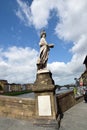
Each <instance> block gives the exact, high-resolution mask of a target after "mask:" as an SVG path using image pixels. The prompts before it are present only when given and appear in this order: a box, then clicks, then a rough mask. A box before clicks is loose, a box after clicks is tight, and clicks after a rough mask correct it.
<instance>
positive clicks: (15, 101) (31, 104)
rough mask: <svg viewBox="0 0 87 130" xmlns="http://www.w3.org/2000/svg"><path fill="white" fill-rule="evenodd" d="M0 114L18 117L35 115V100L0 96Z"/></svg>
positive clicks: (24, 117)
mask: <svg viewBox="0 0 87 130" xmlns="http://www.w3.org/2000/svg"><path fill="white" fill-rule="evenodd" d="M0 115H1V116H7V117H12V118H19V119H31V118H34V117H35V100H34V99H24V98H17V97H9V96H0Z"/></svg>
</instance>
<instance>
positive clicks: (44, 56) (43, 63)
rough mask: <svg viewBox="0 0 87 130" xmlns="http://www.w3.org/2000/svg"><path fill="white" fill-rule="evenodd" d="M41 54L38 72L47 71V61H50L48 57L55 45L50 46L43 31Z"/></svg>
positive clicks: (38, 61)
mask: <svg viewBox="0 0 87 130" xmlns="http://www.w3.org/2000/svg"><path fill="white" fill-rule="evenodd" d="M40 38H41V39H40V43H39V45H40V54H39V58H38V60H37V70H40V69H45V68H46V67H47V61H48V55H49V51H50V48H53V47H54V45H53V44H48V43H47V42H46V40H45V38H46V32H45V31H42V32H41V36H40Z"/></svg>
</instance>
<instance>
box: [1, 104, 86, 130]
mask: <svg viewBox="0 0 87 130" xmlns="http://www.w3.org/2000/svg"><path fill="white" fill-rule="evenodd" d="M45 122H46V121H45ZM45 122H44V120H42V121H40V123H38V121H35V120H30V121H24V120H18V119H12V118H5V117H0V130H58V125H57V121H52V122H51V121H48V123H47V122H46V123H47V124H46V123H45ZM59 130H87V103H85V102H81V103H79V104H77V105H75V106H74V107H72V108H71V109H69V110H68V111H66V112H65V113H64V117H63V119H62V120H61V125H60V129H59Z"/></svg>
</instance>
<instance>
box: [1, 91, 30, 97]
mask: <svg viewBox="0 0 87 130" xmlns="http://www.w3.org/2000/svg"><path fill="white" fill-rule="evenodd" d="M31 92H32V91H31V90H24V91H17V92H5V93H4V94H3V95H7V96H17V95H21V94H26V93H31Z"/></svg>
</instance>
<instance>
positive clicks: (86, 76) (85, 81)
mask: <svg viewBox="0 0 87 130" xmlns="http://www.w3.org/2000/svg"><path fill="white" fill-rule="evenodd" d="M83 64H85V67H86V69H85V71H84V73H82V75H81V77H80V83H82V84H83V86H87V55H86V57H85V60H84V62H83Z"/></svg>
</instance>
